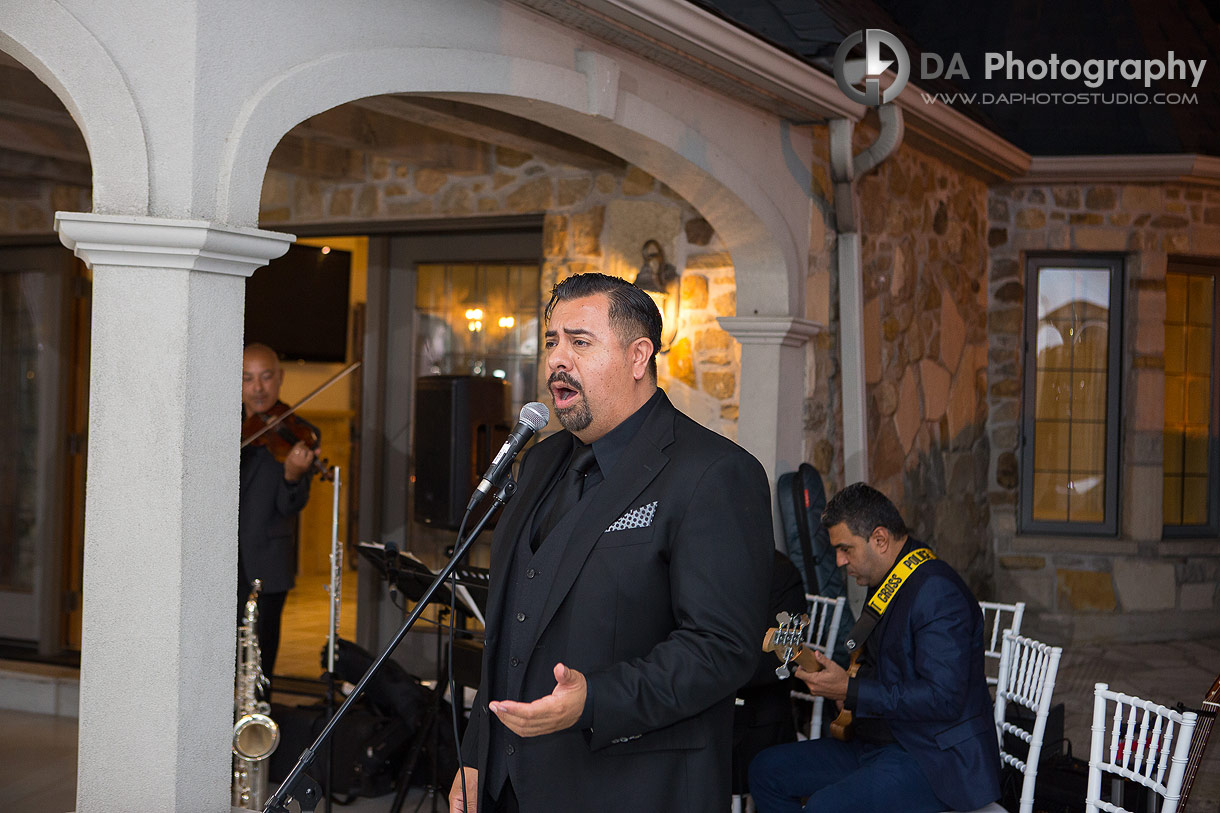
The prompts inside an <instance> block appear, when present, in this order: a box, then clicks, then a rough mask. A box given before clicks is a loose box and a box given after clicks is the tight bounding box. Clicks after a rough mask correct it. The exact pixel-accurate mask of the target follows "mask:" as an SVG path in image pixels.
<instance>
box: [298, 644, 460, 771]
mask: <svg viewBox="0 0 1220 813" xmlns="http://www.w3.org/2000/svg"><path fill="white" fill-rule="evenodd" d="M373 661H374V657H373V655H372V654H371V653H370V652H369V651H368V650H367V649H364V648H363V647H361V646H359V645H358V644H355V643H353V642H351V641H347V640H344V639H343V638H340V639H338V641H337V642H336V645H335V677H336V678H337V679H338V680H343V681H346V682H348V683H352V684H355V683H358V682H359V681H360V678H362V677H364V673H365V672H367V671H368V670H369V667H370V666H372V665H373ZM322 666H323V667H324V668H325V666H326V647H325V646H323V647H322ZM364 702H366V703H368V705H369V706H370V707H371V708H372V709H374V710H376V711H377V712H378V713H379V714H381V715H384V716H386V717H394V718H397V719H398V720H400V721H401V722H402V723H403V724H404V726H405V731H406V732H407V743H406V745H405V746H404V747H403V748H401V749H399V750H398V751H397V752H396V757H397V758H396V761H395V766H394V771H395V775H396V776H397V774H398V772H399V768H400V767H401V766H402V763H403V761H404V760H406V759H407V758H408V754H409V751H410V748H412V747H415V748H418V749H419V754H418V755H417V757H416V762H415V764H414V765H412V766H411V768H412V770H411V775H410V781H411V784H412V785H421V786H423V785H427V784H430V783H431V781H432V778H433V776H434V775H435V777H436V778H437V779H438V780H440V781H442V782H443V783H444V786H445V787H448V783H449V781H450V780H451V779H452V777H453V775H454V774H455V773H457V768H458V746H457V739H456V738H455V737H454V734H453V718H452V710H451V706H450V705H449V703H447V702H445V701H444V700H441V699H439V698H436V697H435V696H434V693H433V691H431V690H429V689H428V688H427V687H426V686H424V685H423V684H422V683H421V682H420V680H419V678H417V677H416V676H415V675H412V674H411V673H410V672H408V671H407V670H406V669H404V668H403V667H402V665H401V664H399V663H398V662H397V661H395V660H393V659H389V660H387V661H386V662H385V664H384V665H383V666H382V667H381V671H380V672H378V673H377V675H376V676H375V677H374V678H373V679H372V680H370V681H369V683H368V685H367V686H365V688H364ZM434 704H435V709H433V705H434ZM458 724H459V726H462V727H464V725H465V720H464V719H459V720H458ZM429 725H435V727H436V730H435V731H432V730H431V729H429V728H427V727H428V726H429ZM395 746H396V747H397V743H395ZM336 763H338V759H336Z"/></svg>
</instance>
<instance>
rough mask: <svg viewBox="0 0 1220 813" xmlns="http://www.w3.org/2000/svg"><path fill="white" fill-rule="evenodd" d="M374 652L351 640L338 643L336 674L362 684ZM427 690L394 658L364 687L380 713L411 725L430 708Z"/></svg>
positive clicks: (323, 651) (323, 648)
mask: <svg viewBox="0 0 1220 813" xmlns="http://www.w3.org/2000/svg"><path fill="white" fill-rule="evenodd" d="M373 660H374V658H373V655H372V654H371V653H369V651H368V650H367V649H364V648H363V647H361V646H360V645H358V644H355V643H353V642H351V641H347V640H344V639H343V638H340V639H338V641H336V643H335V677H336V678H337V679H338V680H343V681H346V682H348V683H352V684H355V683H359V682H360V678H362V677H364V673H365V672H367V671H368V670H369V667H370V666H372V665H373ZM322 668H323V669H325V668H326V647H325V646H323V647H322ZM430 695H431V692H429V691H428V689H427V687H425V686H424V685H423V684H422V683H420V680H419V678H417V677H415V675H412V674H411V673H410V672H408V671H407V670H406V669H404V668H403V667H402V664H400V663H398V661H396V660H394V659H393V658H390V659H388V660H387V661H386V662H385V665H383V666H382V667H381V671H380V672H378V673H377V675H376V677H374V678H373V679H372V680H370V681H369V685H367V686H365V687H364V698H365V700H366V701H367V702H368V703H369V705H371V706H372V707H373V708H374V709H376V710H377V712H379V713H380V714H383V715H386V716H394V717H398V718H400V719H401V720H402V721H403V722H404V723H406V724H407V725H408V726H409V727H410V728H412V729H414V728H416V727H417V726H418V725H419V721H420V718H421V717H422V716H423V713H424V710H425V709H426V708H427V705H428V702H429V699H428V698H429V696H430Z"/></svg>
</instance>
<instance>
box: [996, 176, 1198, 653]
mask: <svg viewBox="0 0 1220 813" xmlns="http://www.w3.org/2000/svg"><path fill="white" fill-rule="evenodd" d="M988 213H989V223H990V226H989V232H988V243H989V245H990V247H991V258H990V266H991V278H990V283H989V288H990V290H989V296H990V303H989V313H988V321H989V329H990V336H991V352H990V356H989V360H988V365H989V366H988V377H989V381H990V388H989V390H988V405H989V409H990V422H989V426H988V431H989V433H990V435H991V449H992V453H991V463H990V486H989V491H990V494H989V497H990V502H991V531H992V534H993V536H994V540H995V545H996V552H997V567H996V581H997V588H998V594H999V597H1000V598H1001V599H1002V600H1005V601H1016V600H1023V601H1026V602H1028V603H1029V605H1030V606H1031V608H1032V609H1034V610H1035V618H1039V617H1040V622H1041V624H1042V625H1043V626H1044V627H1046V628H1049V630H1053V632H1054V633H1055V634H1056V636H1057V637H1058V639H1060V640H1088V639H1095V638H1126V639H1138V638H1147V639H1156V638H1164V637H1166V636H1187V635H1189V634H1191V633H1192V632H1193V631H1200V630H1204V631H1210V632H1212V633H1215V632H1217V631H1220V614H1217V613H1216V612H1215V609H1216V601H1217V588H1218V585H1220V543H1218V542H1217V540H1215V539H1208V540H1193V541H1192V540H1163V539H1162V533H1161V528H1162V523H1161V492H1162V489H1161V478H1162V448H1161V432H1162V428H1163V423H1164V413H1163V409H1162V401H1163V398H1164V392H1165V382H1164V367H1163V353H1164V341H1165V331H1164V319H1165V271H1166V267H1167V265H1168V261H1169V256H1170V255H1188V256H1192V257H1201V258H1220V191H1216V190H1211V189H1203V188H1200V187H1197V186H1191V185H1186V184H1163V185H1154V184H1139V185H1134V184H1129V185H1121V184H1098V185H1066V184H1065V185H1047V186H1006V187H997V188H995V189H993V190H992V192H991V195H990V200H989V207H988ZM1032 251H1039V252H1043V251H1052V252H1053V251H1063V252H1110V253H1116V252H1117V253H1121V254H1123V255H1125V257H1126V269H1125V278H1126V284H1125V287H1124V299H1125V302H1124V318H1123V322H1124V324H1123V338H1122V342H1123V348H1122V364H1121V370H1120V373H1121V374H1122V375H1123V380H1122V382H1121V384H1122V392H1123V398H1122V414H1121V415H1120V416H1117V417H1118V418H1119V419H1120V421H1121V443H1120V460H1119V468H1118V472H1119V476H1120V491H1119V517H1118V521H1119V533H1118V536H1117V538H1097V537H1058V538H1047V537H1044V536H1043V537H1035V536H1030V535H1027V534H1021V533H1020V532H1019V529H1018V511H1019V509H1018V499H1019V493H1018V490H1019V482H1020V454H1019V448H1018V444H1019V442H1020V436H1021V432H1020V419H1021V392H1022V388H1023V381H1022V363H1023V356H1022V326H1023V319H1024V316H1025V307H1024V303H1025V279H1024V259H1025V253H1026V252H1032Z"/></svg>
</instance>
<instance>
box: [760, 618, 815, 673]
mask: <svg viewBox="0 0 1220 813" xmlns="http://www.w3.org/2000/svg"><path fill="white" fill-rule="evenodd" d="M775 620H776V622H778V626H775V627H772V628H771V629H769V630H767V634H766V635H765V636H763V646H762V648H763V652H774V653H775V655H776V657H777V658H779V659H780V660H781V661H782V662H783V663H781V664H780V666H779V668H778V669H776V670H775V674H776V676H777V677H778V678H780V680H783V679H784V678H786V677H788V676H789V675H791V674H792V671H791V670H790V669H789V668H788V664H789V662H791V661H793V660H796V659H798V658H800V656H801V655H802V654H804V644H805V628H806V627H807V626H809V616H807V615H805V614H803V613H802V614H801V615H799V616H793V615H790V614H789V613H786V612H785V613H780V614H779V615H777V616H775ZM808 660H812V657H810V658H809V659H808ZM813 662H814V663H815V664H816V663H817V661H813ZM801 665H802V666H805V668H807V669H808V668H809V667H808V666H806V665H805V660H801ZM815 668H816V667H815Z"/></svg>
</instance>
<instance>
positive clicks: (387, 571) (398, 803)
mask: <svg viewBox="0 0 1220 813" xmlns="http://www.w3.org/2000/svg"><path fill="white" fill-rule="evenodd" d="M356 549H357V550H359V551H360V553H361V555H363V556H364V558H365V559H367V560H368V561H369V562H371V563H372V564H373V566H374V567H376V568H377V571H378V573H380V574H381V576H382V578H384V579H385V580H386V581H387V582H389V583H390V584H391V585H392V586H393V587H395V588H397V589H398V591H399V592H400V593H402V594H403V595H404V596H406V597H407V598H408V599H410V600H411V601H414V602H419V601H421V600H422V599H423V597H424V595H425V594H426V593H427V592H428V588H429V587H430V586H431V585H432V583H433V582H434V581H435V580H436V576H437V574H436V573H433V572H432V570H431V569H430V568H429V567H428V566H427V565H426V564H424V563H423V562H422V561H420V559H419V558H418V557H416V556H415V555H414V554H412V553H410V552H409V551H399V550H398V549H397V548H395V547H394V546H393V545H392V544H391V545H389V546H386V545H382V544H380V543H378V542H360V543H358V544H357V546H356ZM456 592H457V597H458V598H459V599H461V601H460V603H457V604H454V605H453V606H458V607H461V606H462V605H465V606H466V608H467V610H468V611H470V612H471V613H472V614H473V615H475V617H477V618H479V620H480V621H481V620H482V619H483V613H482V611H481V609H480V608H479V606H478V605H477V604H476V602H475V600H474V598H473V597H472V596H471V594H470V592H469V591H468V590H467V588H466V587H465V586H464V585H462V584H460V583H459V584H458V585H457V591H456ZM483 593H484V596H483V606H484V608H485V607H486V603H487V598H486V589H484V590H483ZM452 602H453V592H452V591H450V590H449V588H448V585H444V586H441V587H438V588H437V589H436V590H434V591H433V592H432V595H431V597H430V598H429V603H435V604H438V605H439V607H440V610H439V611H438V612H437V618H436V683H435V685H434V687H433V691H432V697H431V702H430V703H429V704H428V707H427V709H426V710H425V712H424V717H423V719H422V721H421V725H420V727H419V730H418V731H417V732H416V735H415V737H414V738H413V739H412V741H411V747H410V749H409V750H408V752H407V757H406V759H405V760H404V761H403V766H402V770H401V772H400V773H399V777H398V788H397V791H396V793H395V796H394V802H393V804H392V805H391V806H390V811H391V813H398V812H399V811H400V810H401V809H402V805H403V803H404V802H405V801H406V796H407V790H408V786H409V785H410V783H411V777H412V776H413V775H414V774H415V766H416V763H417V762H418V760H419V757H420V755H421V753H422V752H423V747H424V743H425V742H426V741H427V740H428V739H429V738H430V739H431V740H432V777H431V779H432V782H431V785H430V786H429V787H430V789H431V790H430V794H429V795H430V796H431V798H432V809H433V811H435V810H436V798H437V794H438V793H440V791H441V787H440V785H439V784H438V782H439V780H440V777H439V776H438V775H437V772H438V770H439V764H440V758H439V755H438V754H437V750H438V749H439V747H440V742H439V732H438V731H437V730H436V725H438V724H439V718H440V709H441V702H442V700H443V699H444V694H445V690H446V688H447V686H448V681H447V680H446V670H445V661H444V654H443V653H444V647H443V642H442V636H441V631H442V628H443V626H444V625H443V621H444V618H445V616H446V615H447V614H448V612H449V607H450V605H451V603H452ZM454 702H457V698H454Z"/></svg>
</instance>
